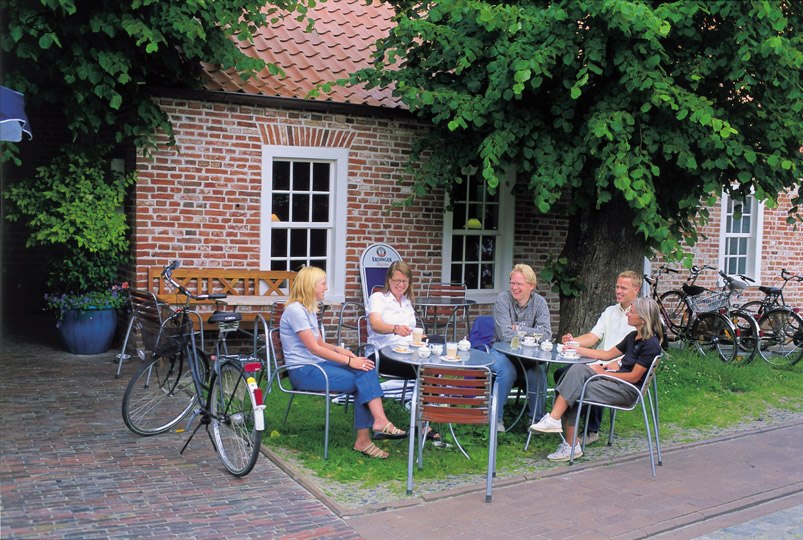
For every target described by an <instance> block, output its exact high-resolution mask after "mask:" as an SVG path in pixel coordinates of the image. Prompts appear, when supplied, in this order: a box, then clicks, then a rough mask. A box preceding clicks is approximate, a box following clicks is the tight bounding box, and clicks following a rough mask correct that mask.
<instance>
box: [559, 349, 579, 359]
mask: <svg viewBox="0 0 803 540" xmlns="http://www.w3.org/2000/svg"><path fill="white" fill-rule="evenodd" d="M561 356H562V357H563V358H565V359H566V360H577V359H578V358H580V355H579V354H569V353H567V352H566V351H563V354H561Z"/></svg>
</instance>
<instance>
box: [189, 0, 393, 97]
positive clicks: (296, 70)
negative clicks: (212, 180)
mask: <svg viewBox="0 0 803 540" xmlns="http://www.w3.org/2000/svg"><path fill="white" fill-rule="evenodd" d="M309 15H310V17H312V18H313V19H314V20H315V26H314V29H313V30H312V31H311V32H305V31H304V28H305V25H306V22H301V23H299V22H297V21H296V20H295V19H294V18H293V17H286V18H285V19H284V20H283V21H280V22H279V23H277V24H276V25H274V26H272V27H269V28H266V29H262V30H261V32H260V33H259V34H258V35H257V36H255V38H254V42H253V43H244V44H242V45H241V47H242V50H243V52H245V54H247V55H249V56H252V57H255V58H262V59H263V60H265V61H267V62H273V63H275V64H277V65H279V66H281V67H282V69H283V70H284V72H285V74H286V75H285V76H284V77H275V76H273V75H271V74H270V73H269V72H268V70H267V69H264V70H263V71H262V72H260V73H259V75H258V76H257V77H256V78H254V77H252V78H250V79H249V80H247V81H243V80H242V79H241V78H240V77H239V76H238V75H237V74H236V73H234V72H233V71H231V70H228V71H222V70H220V69H219V68H218V67H216V66H213V65H211V64H205V65H204V68H205V70H206V72H207V83H206V88H207V89H208V90H213V91H223V92H235V93H245V94H254V95H263V96H273V97H282V98H300V99H308V98H307V93H308V92H309V91H310V90H312V89H313V88H314V87H315V85H317V84H319V83H323V82H331V81H334V80H336V79H339V78H345V77H347V76H348V75H349V74H350V73H352V72H354V71H357V70H358V69H361V68H363V67H367V66H368V65H369V63H370V56H371V53H372V52H373V51H374V42H375V41H376V40H377V39H379V38H381V37H384V36H386V35H387V33H388V31H389V30H390V28H391V26H392V22H391V17H392V15H393V9H392V8H391V7H390V6H389V5H387V4H385V3H383V2H377V1H376V0H374V1H373V2H372V3H371V4H366V1H365V0H329V1H326V2H322V3H319V4H318V5H317V6H316V7H315V8H314V9H312V10H310V12H309ZM315 100H316V101H333V102H337V103H350V104H356V105H373V106H379V107H391V108H403V107H404V106H403V105H402V104H401V102H400V101H399V100H398V99H396V98H394V97H393V96H392V95H391V92H390V91H389V90H380V89H378V88H374V89H372V90H366V89H365V88H362V87H352V86H346V87H340V86H333V87H332V91H331V92H329V93H326V94H321V95H320V96H318V97H317V98H315Z"/></svg>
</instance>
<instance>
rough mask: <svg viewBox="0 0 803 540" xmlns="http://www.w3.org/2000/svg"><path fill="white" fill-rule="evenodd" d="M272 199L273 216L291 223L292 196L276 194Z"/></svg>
mask: <svg viewBox="0 0 803 540" xmlns="http://www.w3.org/2000/svg"><path fill="white" fill-rule="evenodd" d="M272 199H273V201H272V206H273V214H274V215H275V216H276V217H277V218H279V220H280V221H285V222H287V221H290V195H286V194H283V193H280V194H276V193H274V194H273V197H272Z"/></svg>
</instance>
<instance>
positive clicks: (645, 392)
mask: <svg viewBox="0 0 803 540" xmlns="http://www.w3.org/2000/svg"><path fill="white" fill-rule="evenodd" d="M660 360H661V355H660V354H659V355H657V356H656V357H655V358H653V360H652V363H651V364H650V367H649V369H648V370H647V374H646V375H645V376H644V380H643V381H642V383H641V385H640V386H635V385H633V384H630V383H628V382H625V381H623V380H622V379H618V378H616V377H612V376H610V375H606V374H604V373H597V374H596V375H593V376H592V377H589V378H588V380H587V381H586V382H585V384H583V389H582V391H581V392H580V399H579V400H578V402H577V407H578V411H582V410H583V405H598V406H600V407H605V408H608V409H611V427H610V431H609V432H608V445H609V446H610V445H611V444H612V443H613V428H614V423H615V421H616V411H632V410H633V409H635V408H636V407H638V406H639V404H640V405H641V410H642V412H643V414H644V427H645V428H646V429H647V447H648V450H649V452H650V467H651V468H652V475H653V476H655V458H654V457H653V446H652V436H651V435H650V421H649V419H648V417H647V405H646V402H649V404H650V411H651V414H652V424H653V429H655V446H656V449H657V454H658V465H662V464H663V460H662V458H661V436H660V433H659V431H658V383H657V381H656V376H655V372H656V370H657V369H658V364H659V362H660ZM598 379H610V380H614V381H618V382H619V383H621V384H625V385H628V386H629V387H631V388H632V389H634V390H635V391H636V392H638V394H637V395H636V398H635V399H634V400H633V402H632V403H630V404H627V405H611V404H610V403H604V402H600V401H593V400H588V399H585V393H586V388H587V387H588V384H589V383H590V382H591V381H595V380H598ZM650 386H652V387H653V389H654V392H651V391H650ZM645 397H646V400H645ZM588 416H589V411H586V419H585V428H584V430H583V452H585V439H586V432H587V431H588ZM579 425H580V414H579V413H578V414H577V418H576V419H575V421H574V439H575V440H573V441H570V442H569V444H571V445H572V452H571V456H570V458H569V463H570V464H571V463H574V446H575V445H576V444H577V429H578V427H579Z"/></svg>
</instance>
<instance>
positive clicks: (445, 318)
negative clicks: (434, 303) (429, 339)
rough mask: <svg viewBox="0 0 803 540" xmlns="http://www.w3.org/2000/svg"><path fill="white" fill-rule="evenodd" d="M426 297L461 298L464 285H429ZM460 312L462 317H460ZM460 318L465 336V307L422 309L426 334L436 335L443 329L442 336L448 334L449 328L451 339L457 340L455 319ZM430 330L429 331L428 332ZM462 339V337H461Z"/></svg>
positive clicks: (466, 315)
mask: <svg viewBox="0 0 803 540" xmlns="http://www.w3.org/2000/svg"><path fill="white" fill-rule="evenodd" d="M424 296H426V297H447V298H461V299H465V297H466V284H465V283H430V284H429V285H428V286H427V287H426V289H425V294H424ZM461 312H462V315H461ZM459 316H462V319H463V323H464V325H465V334H463V335H466V336H467V335H468V334H469V331H470V329H469V325H468V308H467V307H454V308H453V307H429V308H424V311H423V313H422V315H421V319H422V322H423V324H424V325H425V326H424V331H425V332H426V333H428V334H429V333H437V332H438V328H443V329H444V336H446V335H448V334H449V327H452V339H457V319H458V317H459ZM430 328H431V330H430ZM461 337H462V336H461Z"/></svg>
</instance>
